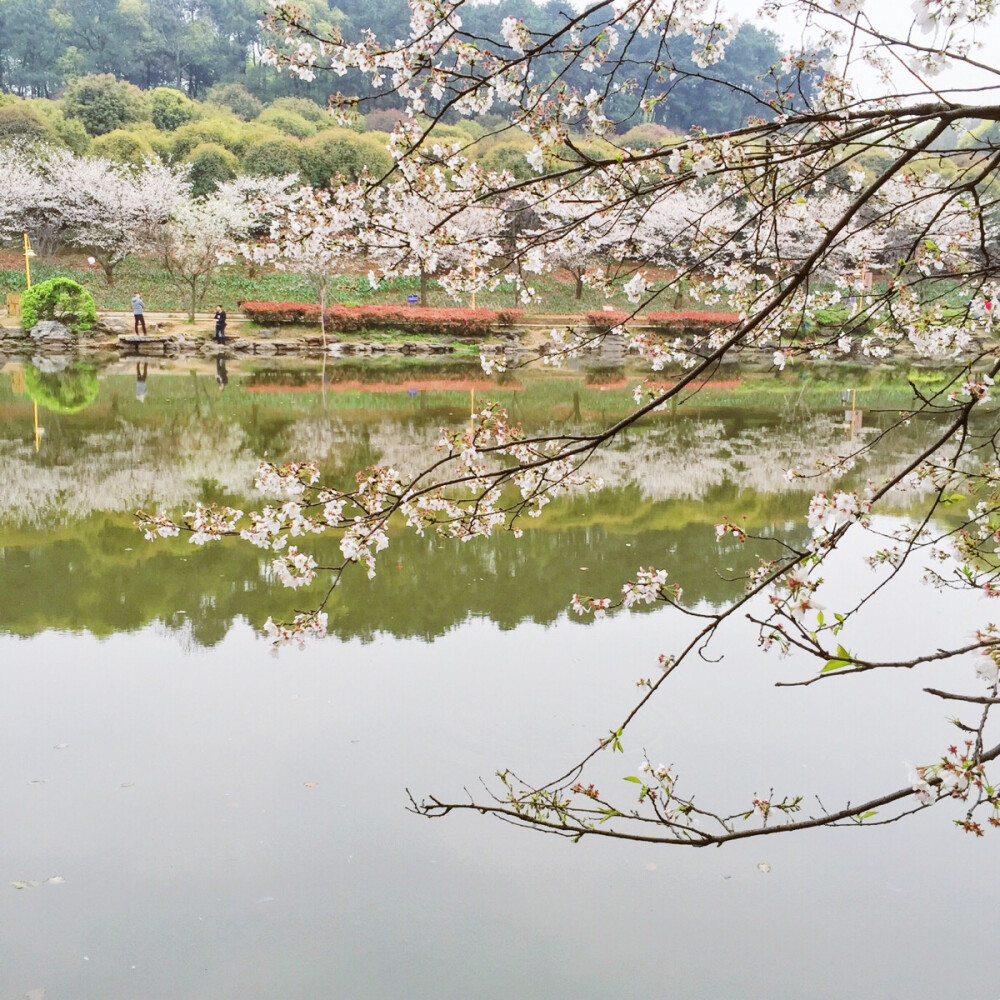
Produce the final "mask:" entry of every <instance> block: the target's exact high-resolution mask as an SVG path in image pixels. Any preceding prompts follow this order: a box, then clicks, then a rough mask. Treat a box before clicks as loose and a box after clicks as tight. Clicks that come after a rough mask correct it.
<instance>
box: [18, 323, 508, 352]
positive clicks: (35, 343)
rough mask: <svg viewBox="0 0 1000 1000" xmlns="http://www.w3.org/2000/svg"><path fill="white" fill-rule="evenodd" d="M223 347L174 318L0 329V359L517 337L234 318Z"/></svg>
mask: <svg viewBox="0 0 1000 1000" xmlns="http://www.w3.org/2000/svg"><path fill="white" fill-rule="evenodd" d="M227 333H228V336H227V338H226V341H225V343H217V342H216V341H215V339H214V337H213V333H212V324H211V319H210V318H207V319H204V320H202V321H201V322H200V323H196V324H195V325H193V326H191V325H188V324H183V325H181V324H179V323H178V321H177V320H176V319H173V318H172V317H171V318H159V317H158V316H157V314H147V316H146V333H145V334H137V333H135V331H134V325H133V323H132V322H131V319H125V318H124V317H122V316H114V315H104V316H101V317H100V319H99V320H98V322H97V324H96V325H95V326H94V327H93V328H92V329H90V330H84V331H73V330H71V329H69V328H68V327H67V326H65V325H63V324H62V323H59V322H56V321H54V320H44V321H42V322H39V323H38V324H36V325H35V326H34V327H33V328H32V329H31V330H27V331H26V330H22V329H21V328H20V327H19V326H11V325H7V326H3V325H0V356H2V355H8V356H10V355H19V354H20V355H24V354H27V355H36V354H37V355H46V354H80V355H88V356H94V355H107V354H114V355H118V356H120V357H129V356H141V357H192V356H194V357H196V356H204V357H213V356H215V355H217V354H221V353H225V354H228V355H234V354H235V355H237V356H255V357H277V356H285V357H322V356H323V355H336V356H352V355H370V356H380V355H385V354H403V355H447V354H453V353H455V351H456V350H457V349H458V348H460V347H463V346H464V347H472V348H476V347H480V346H489V347H492V348H494V349H497V350H506V349H510V348H516V347H517V346H518V344H519V340H520V338H519V335H518V334H517V333H516V332H514V331H510V330H508V331H504V332H503V333H501V334H499V335H498V336H497V337H496V338H494V339H493V340H491V341H489V342H483V341H480V340H470V339H462V338H459V339H456V340H448V341H444V340H442V341H428V340H405V339H402V338H396V339H386V340H362V339H349V340H343V339H341V338H339V337H335V336H328V337H326V338H325V339H324V338H323V337H322V336H319V335H316V334H315V333H309V334H303V335H300V336H288V335H282V332H281V331H280V330H262V329H258V328H252V330H249V329H247V328H246V325H245V324H244V323H243V322H241V320H240V318H236V319H235V322H233V321H231V322H230V325H229V327H228V329H227Z"/></svg>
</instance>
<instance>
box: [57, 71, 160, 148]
mask: <svg viewBox="0 0 1000 1000" xmlns="http://www.w3.org/2000/svg"><path fill="white" fill-rule="evenodd" d="M63 109H64V110H65V113H66V115H67V116H68V117H70V118H78V119H79V120H80V121H81V122H83V127H84V128H85V129H86V130H87V132H88V133H89V134H90V135H104V134H105V133H107V132H113V131H114V130H115V129H117V128H124V127H125V126H127V125H130V124H131V123H132V122H141V121H146V120H148V118H149V101H148V99H147V97H146V95H145V94H144V93H143V92H142V91H141V90H140V89H139V88H138V87H135V86H133V85H132V84H131V83H126V82H125V81H124V80H116V79H115V77H114V76H113V75H112V74H111V73H99V74H95V75H93V76H82V77H80V79H79V80H75V81H74V82H73V83H71V84H70V85H69V87H67V88H66V94H65V96H64V97H63Z"/></svg>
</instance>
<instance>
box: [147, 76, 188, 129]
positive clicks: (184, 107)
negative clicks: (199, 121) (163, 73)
mask: <svg viewBox="0 0 1000 1000" xmlns="http://www.w3.org/2000/svg"><path fill="white" fill-rule="evenodd" d="M149 103H150V107H151V109H152V115H153V124H154V125H155V126H156V127H157V128H158V129H160V130H161V131H163V132H173V130H174V129H175V128H180V126H181V125H187V123H188V122H189V121H191V119H192V118H194V102H193V101H192V100H191V99H190V98H189V97H187V96H186V95H184V94H182V93H181V92H180V91H179V90H174V89H173V88H171V87H157V88H156V89H155V90H154V91H153V92H152V94H150V98H149Z"/></svg>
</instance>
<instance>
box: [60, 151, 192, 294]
mask: <svg viewBox="0 0 1000 1000" xmlns="http://www.w3.org/2000/svg"><path fill="white" fill-rule="evenodd" d="M45 175H46V181H47V182H48V183H49V184H51V185H52V186H53V187H54V188H55V190H56V192H57V197H58V199H59V207H60V212H61V215H62V218H63V220H64V225H65V227H66V243H67V244H68V245H69V246H72V247H74V248H76V249H77V250H80V251H82V252H84V253H87V254H90V255H91V256H92V257H93V258H94V259H95V260H96V261H97V263H99V264H100V265H101V268H102V269H103V271H104V276H105V278H106V280H107V283H108V284H109V285H114V283H115V280H114V272H115V268H116V267H117V266H118V264H120V263H121V262H122V261H123V260H124V259H125V258H126V257H128V256H129V255H131V254H137V253H141V252H145V251H149V250H151V249H152V248H153V247H155V245H156V242H157V238H158V235H159V230H160V227H161V226H163V225H164V223H166V221H167V220H168V219H169V218H170V216H171V214H172V212H173V211H174V209H175V207H176V206H177V204H178V203H179V202H180V201H181V199H183V198H184V197H185V196H187V195H188V192H189V187H188V182H187V179H186V177H185V173H184V171H182V170H178V169H177V168H175V167H169V166H166V165H164V164H162V163H160V162H159V161H157V160H146V161H145V162H144V163H143V164H142V165H141V166H140V167H138V168H130V167H128V166H126V165H123V164H117V163H112V162H111V161H109V160H104V159H102V158H100V157H74V156H72V155H70V154H68V153H62V152H60V153H57V154H52V155H50V156H49V157H48V158H47V162H46V169H45Z"/></svg>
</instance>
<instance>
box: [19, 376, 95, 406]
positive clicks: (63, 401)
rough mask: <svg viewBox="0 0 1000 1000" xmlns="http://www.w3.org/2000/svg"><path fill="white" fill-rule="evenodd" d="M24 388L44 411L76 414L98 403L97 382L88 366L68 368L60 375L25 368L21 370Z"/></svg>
mask: <svg viewBox="0 0 1000 1000" xmlns="http://www.w3.org/2000/svg"><path fill="white" fill-rule="evenodd" d="M24 388H25V390H26V391H27V393H28V395H29V396H30V397H31V398H32V399H33V400H34V401H35V402H36V403H38V405H39V406H44V407H45V409H46V410H52V411H53V412H55V413H77V412H78V411H80V410H82V409H83V408H84V407H86V406H89V405H90V404H91V403H92V402H93V401H94V400H95V399H97V393H98V391H99V390H100V382H99V381H98V378H97V372H96V370H95V369H94V368H93V367H91V366H90V365H71V366H70V367H69V368H66V369H65V370H64V371H61V372H41V371H39V370H38V369H37V368H35V366H34V365H28V366H26V367H25V369H24Z"/></svg>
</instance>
